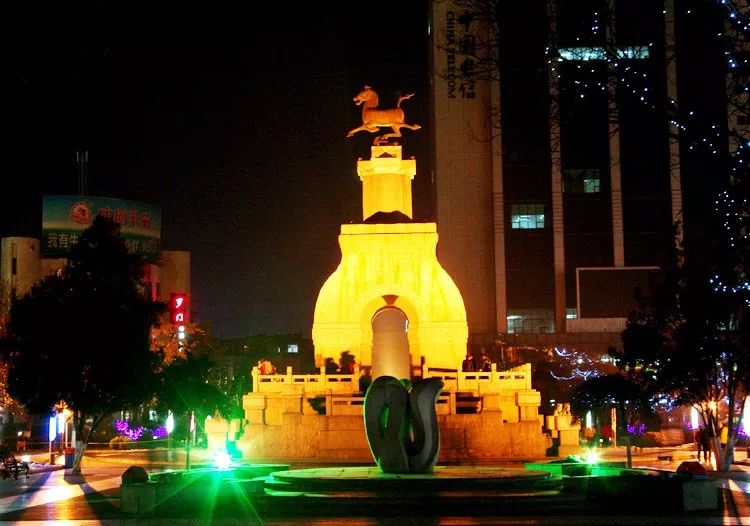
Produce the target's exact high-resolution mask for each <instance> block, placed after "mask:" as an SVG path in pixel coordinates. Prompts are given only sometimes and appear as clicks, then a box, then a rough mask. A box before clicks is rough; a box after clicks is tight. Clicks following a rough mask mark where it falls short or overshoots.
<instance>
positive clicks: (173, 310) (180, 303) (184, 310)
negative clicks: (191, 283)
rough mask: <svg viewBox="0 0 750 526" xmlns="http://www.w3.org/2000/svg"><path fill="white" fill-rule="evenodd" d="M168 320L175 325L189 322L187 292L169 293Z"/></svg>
mask: <svg viewBox="0 0 750 526" xmlns="http://www.w3.org/2000/svg"><path fill="white" fill-rule="evenodd" d="M169 320H170V321H171V322H172V323H174V324H175V325H183V324H185V323H190V311H189V310H188V295H187V294H185V293H173V294H170V295H169Z"/></svg>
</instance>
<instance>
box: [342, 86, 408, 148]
mask: <svg viewBox="0 0 750 526" xmlns="http://www.w3.org/2000/svg"><path fill="white" fill-rule="evenodd" d="M413 96H414V94H413V93H409V94H407V95H404V96H403V97H399V98H398V102H397V103H396V107H395V108H389V109H386V110H379V109H378V94H377V93H375V91H373V89H372V88H371V87H370V86H365V87H364V89H363V90H362V91H360V92H359V93H358V94H357V96H356V97H354V102H355V104H356V105H357V106H359V105H363V106H362V126H359V127H357V128H354V129H353V130H350V131H349V133H348V134H346V136H347V137H351V136H352V135H354V134H355V133H357V132H360V131H368V132H370V133H375V132H377V131H378V129H379V128H389V127H390V128H391V129H392V130H393V132H392V133H385V134H383V135H380V136H378V137H375V140H374V141H373V144H374V145H375V146H378V145H380V144H383V143H387V142H388V141H389V140H390V139H392V138H394V137H401V128H409V129H410V130H418V129H420V128H421V126H420V125H419V124H407V123H405V122H404V110H402V109H401V102H403V101H405V100H406V99H410V98H412V97H413Z"/></svg>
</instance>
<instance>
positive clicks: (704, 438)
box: [701, 428, 713, 462]
mask: <svg viewBox="0 0 750 526" xmlns="http://www.w3.org/2000/svg"><path fill="white" fill-rule="evenodd" d="M712 438H713V433H711V431H710V430H708V429H706V428H703V433H702V435H701V445H702V447H703V461H704V462H708V459H709V457H710V455H711V439H712Z"/></svg>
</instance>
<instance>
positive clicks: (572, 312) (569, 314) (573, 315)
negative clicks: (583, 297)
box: [565, 309, 578, 320]
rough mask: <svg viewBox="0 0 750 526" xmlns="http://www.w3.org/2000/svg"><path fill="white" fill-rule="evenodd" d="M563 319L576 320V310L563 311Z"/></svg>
mask: <svg viewBox="0 0 750 526" xmlns="http://www.w3.org/2000/svg"><path fill="white" fill-rule="evenodd" d="M565 318H566V319H568V320H575V319H577V318H578V309H565Z"/></svg>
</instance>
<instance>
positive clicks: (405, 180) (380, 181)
mask: <svg viewBox="0 0 750 526" xmlns="http://www.w3.org/2000/svg"><path fill="white" fill-rule="evenodd" d="M357 173H358V174H359V178H360V180H361V181H362V219H363V220H364V219H367V218H368V217H370V216H371V215H373V214H375V213H376V212H401V213H403V214H404V215H406V216H408V217H409V219H411V217H412V205H411V181H412V179H414V175H415V174H416V173H417V162H416V161H415V160H414V159H408V160H406V161H404V160H403V159H402V158H401V146H373V147H372V154H371V158H370V160H360V161H358V162H357Z"/></svg>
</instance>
